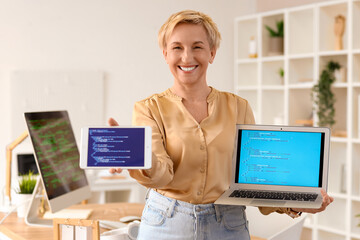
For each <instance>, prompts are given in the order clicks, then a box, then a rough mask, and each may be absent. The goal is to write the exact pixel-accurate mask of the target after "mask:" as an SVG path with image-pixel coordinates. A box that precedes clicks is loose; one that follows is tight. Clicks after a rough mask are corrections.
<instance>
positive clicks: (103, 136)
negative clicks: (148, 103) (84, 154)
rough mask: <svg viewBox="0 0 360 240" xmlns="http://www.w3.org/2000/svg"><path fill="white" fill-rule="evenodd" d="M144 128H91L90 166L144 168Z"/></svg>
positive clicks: (89, 143) (89, 142) (89, 145)
mask: <svg viewBox="0 0 360 240" xmlns="http://www.w3.org/2000/svg"><path fill="white" fill-rule="evenodd" d="M144 147H145V129H144V128H89V140H88V166H89V167H99V166H109V167H142V166H144V164H145V163H144V161H145V159H144V153H145V149H144Z"/></svg>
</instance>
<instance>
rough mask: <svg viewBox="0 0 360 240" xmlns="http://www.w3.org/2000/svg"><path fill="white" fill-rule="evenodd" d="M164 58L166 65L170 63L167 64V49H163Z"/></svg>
mask: <svg viewBox="0 0 360 240" xmlns="http://www.w3.org/2000/svg"><path fill="white" fill-rule="evenodd" d="M163 56H164V58H165V61H166V63H168V62H167V51H166V50H165V49H163Z"/></svg>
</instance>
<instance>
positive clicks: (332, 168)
mask: <svg viewBox="0 0 360 240" xmlns="http://www.w3.org/2000/svg"><path fill="white" fill-rule="evenodd" d="M346 144H347V143H343V142H333V141H331V143H330V163H329V174H328V191H329V192H333V193H338V194H346V193H347V191H348V189H347V186H346V174H348V173H349V172H348V169H347V163H346V157H347V151H346V149H347V148H346Z"/></svg>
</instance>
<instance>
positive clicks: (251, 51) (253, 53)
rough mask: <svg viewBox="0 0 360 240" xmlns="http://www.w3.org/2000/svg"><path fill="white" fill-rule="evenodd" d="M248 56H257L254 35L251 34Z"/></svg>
mask: <svg viewBox="0 0 360 240" xmlns="http://www.w3.org/2000/svg"><path fill="white" fill-rule="evenodd" d="M249 58H257V48H256V40H255V37H254V36H251V38H250V42H249Z"/></svg>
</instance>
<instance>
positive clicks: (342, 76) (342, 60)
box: [319, 55, 348, 84]
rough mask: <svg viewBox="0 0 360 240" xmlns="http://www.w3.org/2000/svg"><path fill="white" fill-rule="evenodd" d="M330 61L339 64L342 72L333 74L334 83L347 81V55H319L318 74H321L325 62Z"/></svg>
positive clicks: (325, 64)
mask: <svg viewBox="0 0 360 240" xmlns="http://www.w3.org/2000/svg"><path fill="white" fill-rule="evenodd" d="M330 61H334V62H337V63H339V64H340V66H341V68H342V70H340V71H344V72H343V73H340V72H339V73H338V74H335V77H336V78H337V79H336V84H339V83H344V82H347V74H346V73H347V66H348V58H347V55H326V56H325V55H324V56H321V57H320V59H319V76H320V75H321V73H322V71H323V70H324V69H325V68H326V66H327V64H328V63H329V62H330Z"/></svg>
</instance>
